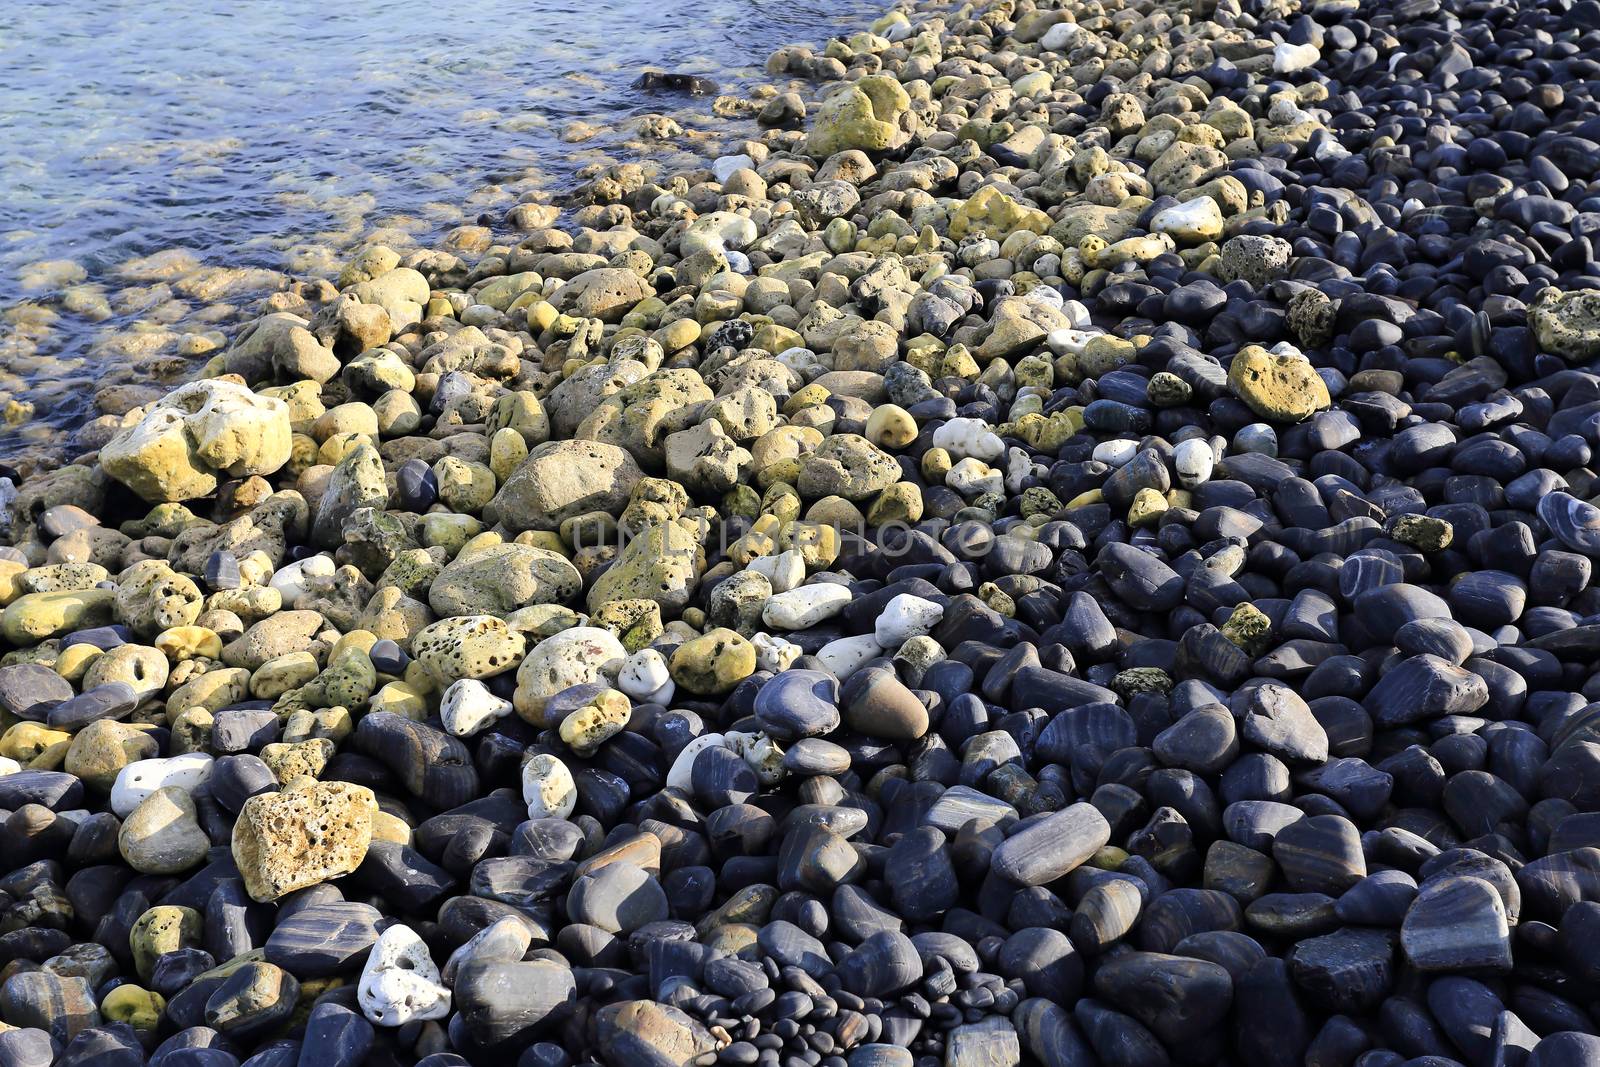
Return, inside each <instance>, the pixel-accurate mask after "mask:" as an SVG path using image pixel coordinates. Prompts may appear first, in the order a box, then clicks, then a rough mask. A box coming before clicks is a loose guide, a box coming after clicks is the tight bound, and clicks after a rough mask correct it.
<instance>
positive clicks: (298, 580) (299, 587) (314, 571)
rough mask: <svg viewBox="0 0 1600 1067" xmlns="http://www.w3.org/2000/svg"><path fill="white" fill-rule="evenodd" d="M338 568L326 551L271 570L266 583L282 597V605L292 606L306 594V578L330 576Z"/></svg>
mask: <svg viewBox="0 0 1600 1067" xmlns="http://www.w3.org/2000/svg"><path fill="white" fill-rule="evenodd" d="M337 569H338V568H337V567H336V566H335V565H334V562H333V557H332V556H330V555H328V554H326V553H319V554H318V555H315V556H307V557H306V558H305V559H297V560H295V561H294V562H293V563H286V564H284V565H283V566H282V567H279V568H278V569H277V570H275V571H273V572H272V578H271V579H270V580H268V582H267V584H268V585H269V586H271V587H272V588H273V589H276V590H277V591H278V593H279V595H280V596H282V597H283V606H284V607H286V608H293V607H294V606H295V604H297V603H298V602H299V600H300V598H301V597H303V596H305V595H306V579H307V578H332V577H333V575H334V571H336V570H337Z"/></svg>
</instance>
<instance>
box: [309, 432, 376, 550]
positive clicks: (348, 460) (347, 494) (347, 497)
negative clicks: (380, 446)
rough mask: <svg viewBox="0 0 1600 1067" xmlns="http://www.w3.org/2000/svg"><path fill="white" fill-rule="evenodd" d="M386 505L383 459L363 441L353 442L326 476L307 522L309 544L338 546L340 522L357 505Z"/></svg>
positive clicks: (341, 531) (358, 506)
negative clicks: (309, 526) (313, 515)
mask: <svg viewBox="0 0 1600 1067" xmlns="http://www.w3.org/2000/svg"><path fill="white" fill-rule="evenodd" d="M388 506H389V489H388V486H387V485H386V484H385V481H384V477H383V458H382V457H381V456H379V455H378V450H377V449H376V448H373V447H372V446H371V445H369V444H367V443H366V442H365V441H363V442H362V443H361V444H358V445H356V447H354V448H352V449H351V450H350V451H349V452H347V453H345V457H344V458H343V459H341V460H340V461H339V465H338V466H337V467H335V468H334V469H333V474H332V475H331V476H330V477H329V479H328V487H327V488H326V489H324V490H323V492H322V500H321V502H320V503H318V505H317V516H316V519H315V520H314V521H313V522H312V524H311V540H312V543H313V544H315V545H317V546H318V547H320V548H338V547H339V546H340V545H341V544H343V543H344V524H345V521H346V520H347V519H349V518H350V516H351V515H353V514H355V512H356V511H357V510H358V509H360V508H377V509H379V510H382V509H383V508H386V507H388Z"/></svg>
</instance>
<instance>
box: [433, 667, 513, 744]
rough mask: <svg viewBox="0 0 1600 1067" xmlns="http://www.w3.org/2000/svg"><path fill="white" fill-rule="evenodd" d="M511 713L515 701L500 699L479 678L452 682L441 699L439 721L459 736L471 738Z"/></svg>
mask: <svg viewBox="0 0 1600 1067" xmlns="http://www.w3.org/2000/svg"><path fill="white" fill-rule="evenodd" d="M510 714H511V701H509V700H506V699H505V698H504V697H497V696H495V695H494V693H492V692H490V691H489V687H488V686H486V685H484V684H483V683H482V682H480V681H478V680H477V679H476V678H460V679H457V680H456V681H454V682H451V683H450V688H448V689H446V690H445V691H444V696H443V697H442V698H440V700H439V718H440V719H441V720H443V722H444V728H445V729H446V730H448V731H450V732H451V733H453V734H455V735H456V736H457V737H471V736H472V735H473V734H475V733H477V732H478V731H479V730H482V729H483V728H484V727H486V726H488V725H490V724H491V723H493V722H496V721H497V720H499V719H503V718H505V717H506V716H507V715H510Z"/></svg>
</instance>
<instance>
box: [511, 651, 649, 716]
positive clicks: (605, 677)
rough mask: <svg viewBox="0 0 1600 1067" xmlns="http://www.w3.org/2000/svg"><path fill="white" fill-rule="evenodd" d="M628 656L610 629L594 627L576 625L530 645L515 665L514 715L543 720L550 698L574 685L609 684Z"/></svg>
mask: <svg viewBox="0 0 1600 1067" xmlns="http://www.w3.org/2000/svg"><path fill="white" fill-rule="evenodd" d="M627 658H628V651H627V649H625V648H623V647H622V642H620V641H618V640H617V638H616V636H615V635H614V634H612V633H611V631H610V630H602V629H600V628H599V627H597V626H575V627H573V628H572V629H570V630H563V631H562V632H561V633H558V634H556V635H554V636H553V637H547V638H545V639H544V640H543V641H540V642H539V643H538V644H537V645H534V646H533V649H532V651H530V652H529V653H528V655H527V657H526V658H525V659H523V661H522V664H521V666H519V667H518V668H517V691H516V696H515V697H514V699H513V703H514V704H515V706H516V710H517V714H518V715H521V716H522V717H523V718H524V719H527V720H528V721H529V722H533V723H542V722H543V715H544V708H545V704H546V703H547V702H548V701H549V699H550V698H551V697H553V696H555V695H556V694H557V693H559V692H561V691H562V690H563V689H567V688H569V687H571V686H575V685H588V684H590V683H595V682H604V683H605V684H607V685H609V684H610V683H611V681H612V680H614V679H615V678H616V675H617V672H618V671H620V670H621V669H622V665H623V663H624V662H625V661H626V660H627ZM551 725H554V724H551Z"/></svg>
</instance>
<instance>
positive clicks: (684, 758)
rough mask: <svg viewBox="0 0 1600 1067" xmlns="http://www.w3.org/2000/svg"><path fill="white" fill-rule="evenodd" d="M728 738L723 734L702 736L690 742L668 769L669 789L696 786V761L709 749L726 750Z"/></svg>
mask: <svg viewBox="0 0 1600 1067" xmlns="http://www.w3.org/2000/svg"><path fill="white" fill-rule="evenodd" d="M726 747H727V738H726V737H724V736H723V735H722V734H701V735H700V736H699V737H697V738H695V739H694V740H692V741H690V742H689V743H688V744H687V745H684V746H683V749H682V750H681V751H680V752H679V753H678V757H677V758H676V759H674V760H673V761H672V766H671V767H669V768H668V769H667V788H669V789H684V790H688V789H692V788H693V785H694V777H693V776H694V761H695V757H696V756H698V755H700V753H702V752H704V751H705V750H706V749H708V748H726Z"/></svg>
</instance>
